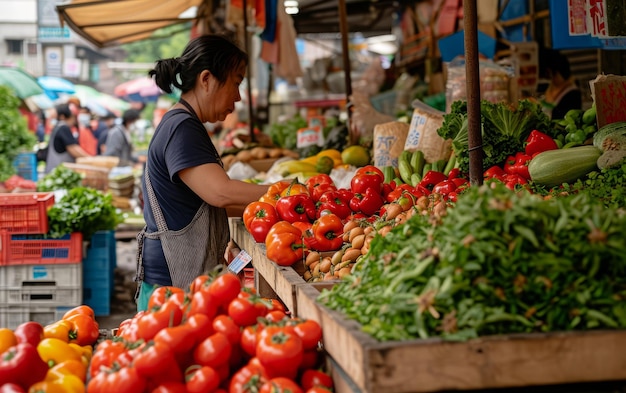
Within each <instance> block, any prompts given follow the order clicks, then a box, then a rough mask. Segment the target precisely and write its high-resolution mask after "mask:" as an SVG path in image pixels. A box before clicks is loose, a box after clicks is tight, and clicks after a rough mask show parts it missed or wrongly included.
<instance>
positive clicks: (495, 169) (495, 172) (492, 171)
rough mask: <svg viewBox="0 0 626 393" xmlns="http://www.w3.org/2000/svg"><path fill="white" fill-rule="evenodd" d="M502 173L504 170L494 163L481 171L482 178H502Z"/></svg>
mask: <svg viewBox="0 0 626 393" xmlns="http://www.w3.org/2000/svg"><path fill="white" fill-rule="evenodd" d="M504 175H505V173H504V170H503V169H502V168H500V167H499V166H497V165H494V166H492V167H491V168H489V169H487V170H486V171H485V172H484V173H483V178H484V179H485V180H488V179H498V180H502V179H503V178H504Z"/></svg>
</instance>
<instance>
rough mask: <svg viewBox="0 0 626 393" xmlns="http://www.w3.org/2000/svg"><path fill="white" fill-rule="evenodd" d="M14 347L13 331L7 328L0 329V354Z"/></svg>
mask: <svg viewBox="0 0 626 393" xmlns="http://www.w3.org/2000/svg"><path fill="white" fill-rule="evenodd" d="M14 345H17V338H16V337H15V333H13V330H11V329H7V328H2V329H0V354H1V353H4V351H6V350H7V349H9V348H11V347H12V346H14Z"/></svg>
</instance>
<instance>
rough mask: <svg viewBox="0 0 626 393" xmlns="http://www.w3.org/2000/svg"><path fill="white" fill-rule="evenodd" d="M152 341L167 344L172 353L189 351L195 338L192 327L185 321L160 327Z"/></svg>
mask: <svg viewBox="0 0 626 393" xmlns="http://www.w3.org/2000/svg"><path fill="white" fill-rule="evenodd" d="M154 343H155V345H156V344H164V345H167V346H168V347H169V348H171V349H172V351H173V352H174V353H185V352H188V351H191V349H192V348H193V346H194V345H195V344H196V338H195V337H194V331H193V327H192V326H190V325H189V323H185V324H182V325H178V326H170V327H166V328H165V329H162V330H161V331H159V332H158V333H157V334H156V335H155V336H154Z"/></svg>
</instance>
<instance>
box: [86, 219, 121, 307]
mask: <svg viewBox="0 0 626 393" xmlns="http://www.w3.org/2000/svg"><path fill="white" fill-rule="evenodd" d="M115 244H116V243H115V231H98V232H96V233H95V234H94V235H93V236H92V237H91V240H90V241H89V245H88V246H87V250H86V253H85V256H84V258H83V303H84V304H86V305H88V306H90V307H91V308H92V309H93V310H94V313H95V314H96V316H106V315H109V314H111V295H112V294H113V290H114V270H115V267H116V265H117V253H116V247H115Z"/></svg>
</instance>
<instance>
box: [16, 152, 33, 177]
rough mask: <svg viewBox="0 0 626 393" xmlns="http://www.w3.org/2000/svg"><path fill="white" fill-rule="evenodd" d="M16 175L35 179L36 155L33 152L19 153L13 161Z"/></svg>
mask: <svg viewBox="0 0 626 393" xmlns="http://www.w3.org/2000/svg"><path fill="white" fill-rule="evenodd" d="M13 167H14V168H15V172H16V173H17V175H18V176H21V177H23V178H24V179H26V180H32V181H37V155H36V154H35V152H27V153H20V154H18V155H17V157H16V158H15V160H14V161H13Z"/></svg>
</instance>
